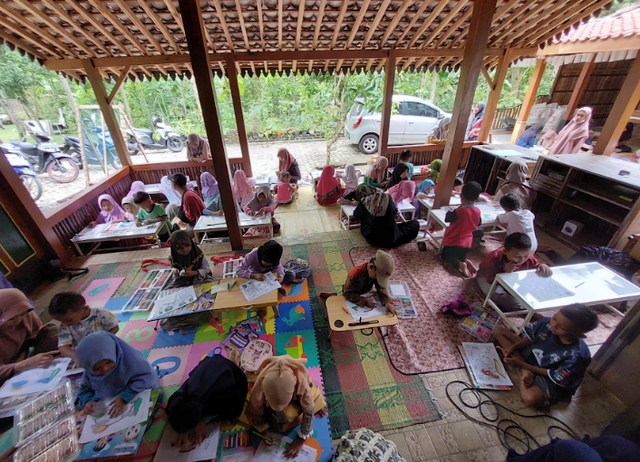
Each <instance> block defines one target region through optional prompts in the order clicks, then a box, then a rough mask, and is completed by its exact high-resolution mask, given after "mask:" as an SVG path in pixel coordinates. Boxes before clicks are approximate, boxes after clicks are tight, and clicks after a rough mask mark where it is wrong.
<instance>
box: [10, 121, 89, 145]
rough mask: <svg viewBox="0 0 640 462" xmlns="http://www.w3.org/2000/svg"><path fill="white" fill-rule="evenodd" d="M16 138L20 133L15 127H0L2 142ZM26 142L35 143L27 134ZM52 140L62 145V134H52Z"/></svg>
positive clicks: (18, 137)
mask: <svg viewBox="0 0 640 462" xmlns="http://www.w3.org/2000/svg"><path fill="white" fill-rule="evenodd" d="M72 136H73V135H72ZM76 136H77V135H76ZM18 139H20V135H19V134H18V130H16V127H15V126H14V125H5V126H4V128H0V140H2V141H3V142H4V143H8V142H9V141H16V140H18ZM27 142H29V143H35V140H34V139H33V137H32V136H30V135H27ZM53 142H54V143H57V144H59V145H60V146H64V141H63V140H62V135H53Z"/></svg>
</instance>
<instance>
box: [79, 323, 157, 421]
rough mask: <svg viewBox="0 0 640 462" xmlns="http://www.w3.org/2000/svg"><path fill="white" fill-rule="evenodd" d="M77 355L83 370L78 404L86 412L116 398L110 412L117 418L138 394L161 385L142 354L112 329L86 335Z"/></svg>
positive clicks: (91, 412)
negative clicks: (100, 403) (117, 335)
mask: <svg viewBox="0 0 640 462" xmlns="http://www.w3.org/2000/svg"><path fill="white" fill-rule="evenodd" d="M76 354H77V355H78V362H79V364H80V366H82V367H83V368H84V373H83V375H82V382H80V389H79V390H78V395H77V396H76V401H75V405H76V409H77V410H79V411H80V410H82V411H83V412H84V413H85V414H87V415H88V414H93V413H94V412H95V410H96V405H97V404H98V401H101V400H108V399H111V398H114V397H117V398H116V399H115V400H114V401H113V403H111V405H110V406H109V410H108V412H109V416H110V417H118V416H119V415H121V414H122V413H123V412H124V411H125V409H126V407H127V404H128V403H129V402H130V401H131V400H133V398H135V397H136V395H137V394H138V393H140V392H143V391H144V390H150V389H154V388H160V381H159V380H158V374H157V373H156V371H155V370H153V368H152V367H151V364H149V362H148V361H147V360H146V358H145V357H144V356H143V355H142V353H140V352H139V351H138V350H136V349H135V348H133V347H132V346H131V345H129V344H128V343H127V342H125V341H124V340H122V339H120V338H118V337H116V336H115V335H113V334H112V333H110V332H105V331H99V332H94V333H93V334H91V335H89V336H87V337H85V338H83V339H82V340H81V341H80V343H79V344H78V349H77V350H76Z"/></svg>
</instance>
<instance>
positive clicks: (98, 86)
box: [82, 59, 131, 167]
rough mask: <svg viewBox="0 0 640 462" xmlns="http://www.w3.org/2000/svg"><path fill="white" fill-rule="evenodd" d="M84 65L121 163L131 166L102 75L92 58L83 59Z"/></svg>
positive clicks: (124, 165) (125, 144)
mask: <svg viewBox="0 0 640 462" xmlns="http://www.w3.org/2000/svg"><path fill="white" fill-rule="evenodd" d="M82 65H83V66H84V71H85V73H86V74H87V78H88V79H89V82H90V83H91V87H92V88H93V93H94V94H95V95H96V99H97V100H98V105H99V106H100V111H101V112H102V114H103V116H104V122H105V123H106V124H107V128H108V129H109V135H111V139H112V140H113V144H114V146H115V148H116V152H117V153H118V157H119V158H120V163H121V164H122V166H123V167H129V166H130V165H131V158H130V157H129V151H128V150H127V143H125V141H124V137H123V136H122V132H121V131H120V125H119V124H118V119H117V118H116V113H115V112H114V110H113V108H112V107H111V104H109V102H108V101H107V97H108V95H107V89H106V88H105V87H104V82H103V81H102V76H101V75H100V73H99V72H98V69H96V67H95V66H94V65H93V62H92V61H91V60H90V59H83V60H82ZM103 136H104V134H103ZM106 154H107V153H106V152H105V153H104V155H106Z"/></svg>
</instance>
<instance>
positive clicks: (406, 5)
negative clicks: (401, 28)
mask: <svg viewBox="0 0 640 462" xmlns="http://www.w3.org/2000/svg"><path fill="white" fill-rule="evenodd" d="M411 3H413V2H412V1H410V0H404V2H403V3H402V6H401V7H400V8H398V11H396V13H395V15H394V16H393V19H392V20H391V23H390V24H389V26H388V27H387V31H386V32H385V33H384V35H383V36H382V39H381V40H380V43H379V47H380V48H382V47H383V46H385V44H386V43H387V40H389V36H390V35H391V33H392V32H393V31H394V30H395V29H396V26H397V25H398V23H399V22H400V19H402V16H403V15H404V13H405V11H407V8H409V6H410V5H411ZM380 69H381V68H378V70H380Z"/></svg>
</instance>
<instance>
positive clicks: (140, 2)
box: [138, 0, 182, 54]
mask: <svg viewBox="0 0 640 462" xmlns="http://www.w3.org/2000/svg"><path fill="white" fill-rule="evenodd" d="M138 5H140V6H141V7H142V9H143V10H144V11H145V13H147V16H149V19H151V21H153V23H154V24H155V25H156V27H157V28H158V30H159V31H160V33H161V34H162V36H163V37H164V39H165V40H166V41H167V43H168V44H169V46H170V47H171V48H172V49H173V52H174V53H177V54H181V53H182V50H181V49H180V46H179V45H178V43H177V42H176V41H175V39H174V38H173V35H172V34H170V33H169V31H168V30H167V27H166V26H165V25H164V23H163V22H162V19H160V16H158V15H157V14H156V13H155V12H154V11H153V10H152V9H151V7H150V6H149V4H148V3H147V2H146V1H145V0H138ZM163 54H165V53H163Z"/></svg>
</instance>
